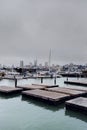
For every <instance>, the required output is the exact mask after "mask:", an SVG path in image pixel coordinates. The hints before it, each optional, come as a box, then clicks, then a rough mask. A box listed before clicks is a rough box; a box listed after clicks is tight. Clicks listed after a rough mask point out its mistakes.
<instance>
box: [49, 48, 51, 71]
mask: <svg viewBox="0 0 87 130" xmlns="http://www.w3.org/2000/svg"><path fill="white" fill-rule="evenodd" d="M50 66H51V49H50V51H49V72H50Z"/></svg>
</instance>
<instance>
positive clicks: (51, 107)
mask: <svg viewBox="0 0 87 130" xmlns="http://www.w3.org/2000/svg"><path fill="white" fill-rule="evenodd" d="M21 100H22V101H26V102H27V103H29V104H33V105H35V106H40V107H43V108H44V109H47V110H51V111H53V112H55V111H58V110H60V109H64V104H60V105H56V106H55V105H52V104H47V103H46V102H42V101H40V100H34V99H33V98H28V97H25V96H22V99H21Z"/></svg>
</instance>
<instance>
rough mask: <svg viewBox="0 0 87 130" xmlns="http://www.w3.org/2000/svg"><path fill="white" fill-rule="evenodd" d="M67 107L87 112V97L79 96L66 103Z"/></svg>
mask: <svg viewBox="0 0 87 130" xmlns="http://www.w3.org/2000/svg"><path fill="white" fill-rule="evenodd" d="M65 105H66V109H71V110H75V111H78V112H82V113H85V114H87V98H83V97H79V98H75V99H72V100H69V101H66V103H65Z"/></svg>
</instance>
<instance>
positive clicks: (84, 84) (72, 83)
mask: <svg viewBox="0 0 87 130" xmlns="http://www.w3.org/2000/svg"><path fill="white" fill-rule="evenodd" d="M64 83H65V84H71V85H79V86H87V82H83V81H64Z"/></svg>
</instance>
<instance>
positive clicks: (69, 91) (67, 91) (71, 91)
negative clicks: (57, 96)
mask: <svg viewBox="0 0 87 130" xmlns="http://www.w3.org/2000/svg"><path fill="white" fill-rule="evenodd" d="M45 90H47V91H52V92H57V93H63V94H68V95H70V97H71V98H72V97H78V96H83V95H86V94H87V91H86V92H85V91H78V90H74V89H69V88H64V87H54V88H45Z"/></svg>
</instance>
